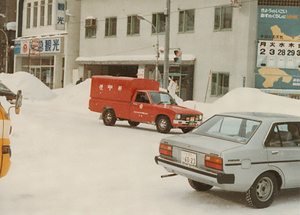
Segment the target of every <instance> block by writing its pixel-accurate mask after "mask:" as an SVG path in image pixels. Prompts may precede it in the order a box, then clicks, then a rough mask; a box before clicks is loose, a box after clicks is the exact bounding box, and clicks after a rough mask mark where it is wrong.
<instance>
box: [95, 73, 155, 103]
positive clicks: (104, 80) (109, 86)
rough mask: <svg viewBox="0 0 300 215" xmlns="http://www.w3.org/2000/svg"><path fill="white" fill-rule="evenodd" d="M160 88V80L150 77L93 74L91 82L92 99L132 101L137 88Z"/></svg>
mask: <svg viewBox="0 0 300 215" xmlns="http://www.w3.org/2000/svg"><path fill="white" fill-rule="evenodd" d="M138 89H143V90H157V91H158V90H159V82H158V81H154V80H150V79H140V78H130V77H113V76H93V77H92V83H91V94H90V97H91V98H92V99H103V100H114V101H123V102H130V101H131V99H132V96H133V94H134V93H135V91H136V90H138Z"/></svg>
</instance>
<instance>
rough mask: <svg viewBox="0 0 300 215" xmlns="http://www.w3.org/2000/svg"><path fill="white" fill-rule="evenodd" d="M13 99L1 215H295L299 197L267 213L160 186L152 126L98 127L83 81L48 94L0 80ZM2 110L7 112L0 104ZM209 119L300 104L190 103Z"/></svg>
mask: <svg viewBox="0 0 300 215" xmlns="http://www.w3.org/2000/svg"><path fill="white" fill-rule="evenodd" d="M0 80H2V81H3V83H5V84H6V85H7V86H8V87H9V88H11V89H12V90H14V91H17V90H18V89H22V91H23V95H24V100H23V106H22V108H21V113H20V115H15V114H14V112H13V111H11V119H12V126H13V132H12V134H11V147H12V151H13V153H12V158H11V160H12V165H11V169H10V171H9V173H8V175H7V176H6V177H4V178H2V179H0V193H1V194H0V214H1V215H2V214H3V215H48V214H49V215H54V214H55V215H57V214H58V215H60V214H61V215H69V214H70V215H77V214H78V215H89V214H101V215H102V214H105V215H106V214H121V215H132V214H134V215H135V214H138V215H140V214H155V215H156V214H157V215H165V214H170V215H173V214H175V215H176V214H178V215H187V214H216V215H218V214H225V215H226V214H230V215H232V214H245V215H248V214H249V215H252V214H253V215H254V214H255V215H257V214H263V215H265V214H266V215H269V214H270V215H271V214H272V215H273V214H275V215H282V214H288V215H299V214H300V193H299V189H292V190H283V191H281V192H280V193H279V196H278V197H277V198H276V200H275V202H274V203H273V204H272V205H271V206H270V207H269V208H266V209H260V210H258V209H252V208H250V207H248V205H247V203H246V201H245V199H244V194H242V193H235V192H228V191H223V190H221V189H218V188H213V189H212V190H210V191H208V192H204V193H201V192H196V191H194V190H193V189H192V188H191V187H190V186H189V185H188V182H187V180H186V179H185V178H183V177H180V176H176V177H171V178H165V179H161V178H160V175H163V174H167V172H166V171H165V170H164V169H163V168H162V167H160V166H158V165H156V164H155V162H154V156H155V155H157V154H158V146H159V141H160V139H161V138H162V137H165V136H169V135H180V134H181V133H182V132H181V131H180V130H179V129H173V130H171V133H170V134H160V133H158V132H157V131H156V129H155V127H154V126H152V125H139V126H138V127H137V128H130V127H129V126H128V124H127V122H119V121H118V122H117V123H116V125H115V126H112V127H107V126H104V125H103V123H102V121H99V120H98V118H99V114H97V113H93V112H90V111H89V110H88V100H89V90H90V80H86V81H84V82H83V83H81V84H79V85H76V86H72V85H70V86H67V87H66V88H64V89H58V90H49V89H48V88H47V87H45V86H44V85H43V84H42V83H41V82H40V81H39V80H38V79H36V78H35V77H33V76H31V75H29V74H28V73H24V72H18V73H16V74H14V75H8V74H3V73H2V74H0ZM1 103H2V105H4V106H8V103H6V102H5V101H4V100H3V98H2V99H1ZM180 104H181V105H184V106H188V107H191V108H196V109H198V110H200V111H202V112H203V113H204V116H205V118H208V117H209V116H211V115H212V114H214V113H219V112H228V111H264V112H279V113H288V114H294V115H300V111H299V110H300V101H298V100H292V99H288V98H283V97H278V96H273V95H268V94H265V93H262V92H260V91H259V90H257V89H250V88H239V89H236V90H233V91H231V92H229V93H228V94H227V95H225V96H224V97H222V98H221V99H219V100H218V101H216V102H215V103H213V104H204V103H197V102H193V101H188V102H180Z"/></svg>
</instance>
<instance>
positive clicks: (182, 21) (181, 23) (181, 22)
mask: <svg viewBox="0 0 300 215" xmlns="http://www.w3.org/2000/svg"><path fill="white" fill-rule="evenodd" d="M189 12H192V13H193V14H192V15H193V20H192V23H193V25H192V29H188V23H189V21H188V18H189ZM194 31H195V9H188V10H181V11H179V15H178V33H193V32H194Z"/></svg>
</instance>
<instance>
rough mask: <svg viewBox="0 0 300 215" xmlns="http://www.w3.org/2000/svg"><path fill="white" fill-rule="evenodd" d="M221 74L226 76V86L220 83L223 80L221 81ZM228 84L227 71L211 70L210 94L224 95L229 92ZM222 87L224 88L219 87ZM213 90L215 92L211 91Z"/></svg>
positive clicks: (228, 74)
mask: <svg viewBox="0 0 300 215" xmlns="http://www.w3.org/2000/svg"><path fill="white" fill-rule="evenodd" d="M214 76H216V82H215V85H213V79H214ZM221 76H228V83H227V85H228V86H227V87H226V86H223V85H222V82H224V81H225V80H223V81H222V77H221ZM225 78H226V77H225ZM224 85H226V84H224ZM229 85H230V73H229V72H213V73H212V75H211V90H210V95H211V96H216V97H217V96H223V95H225V94H226V93H228V92H229ZM222 87H223V88H224V90H222V89H221V88H222ZM226 88H227V90H225V89H226ZM225 91H226V92H225ZM213 92H215V93H213Z"/></svg>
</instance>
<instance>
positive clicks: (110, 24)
mask: <svg viewBox="0 0 300 215" xmlns="http://www.w3.org/2000/svg"><path fill="white" fill-rule="evenodd" d="M105 36H106V37H111V36H117V17H110V18H106V19H105Z"/></svg>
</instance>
